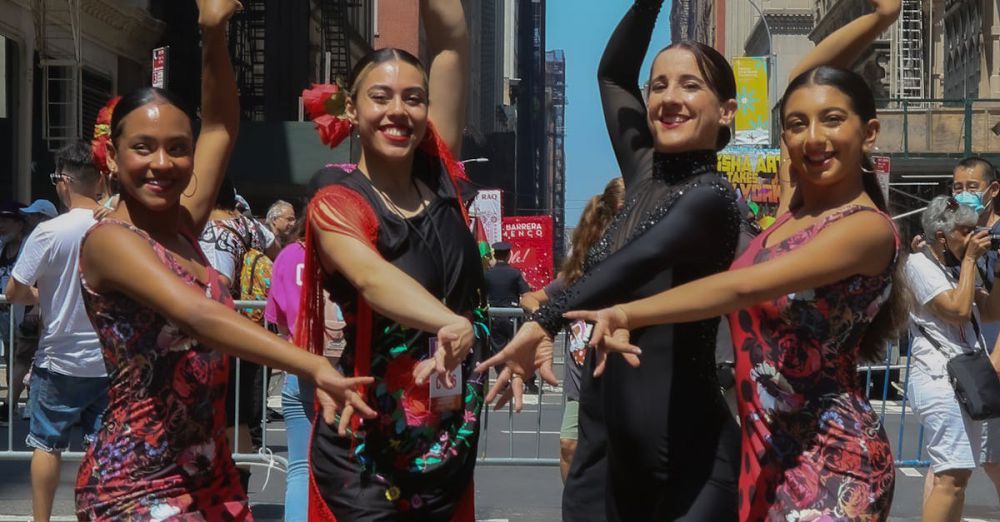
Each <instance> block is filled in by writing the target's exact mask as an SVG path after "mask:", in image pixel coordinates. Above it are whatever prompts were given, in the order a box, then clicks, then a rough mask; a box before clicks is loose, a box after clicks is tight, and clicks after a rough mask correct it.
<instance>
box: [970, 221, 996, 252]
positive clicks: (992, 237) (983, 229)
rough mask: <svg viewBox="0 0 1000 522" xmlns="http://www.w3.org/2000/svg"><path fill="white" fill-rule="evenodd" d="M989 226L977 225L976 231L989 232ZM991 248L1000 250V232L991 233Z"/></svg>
mask: <svg viewBox="0 0 1000 522" xmlns="http://www.w3.org/2000/svg"><path fill="white" fill-rule="evenodd" d="M989 231H990V228H989V227H976V233H979V232H989ZM989 237H990V250H1000V234H989Z"/></svg>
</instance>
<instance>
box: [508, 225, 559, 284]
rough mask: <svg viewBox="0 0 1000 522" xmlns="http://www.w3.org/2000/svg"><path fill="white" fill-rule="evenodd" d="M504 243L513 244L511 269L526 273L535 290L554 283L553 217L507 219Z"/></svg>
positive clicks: (526, 277) (525, 277)
mask: <svg viewBox="0 0 1000 522" xmlns="http://www.w3.org/2000/svg"><path fill="white" fill-rule="evenodd" d="M503 240H504V241H507V242H508V243H510V244H511V250H510V264H511V266H513V267H515V268H518V269H519V270H521V272H523V273H524V279H525V280H526V281H528V285H530V286H531V288H532V289H533V290H537V289H539V288H542V287H543V286H545V285H547V284H549V282H550V281H552V268H553V267H552V259H553V252H552V216H511V217H505V218H503Z"/></svg>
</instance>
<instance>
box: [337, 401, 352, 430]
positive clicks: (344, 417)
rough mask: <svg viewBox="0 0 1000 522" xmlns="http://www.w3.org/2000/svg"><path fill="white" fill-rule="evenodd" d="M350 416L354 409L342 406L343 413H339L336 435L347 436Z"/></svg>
mask: <svg viewBox="0 0 1000 522" xmlns="http://www.w3.org/2000/svg"><path fill="white" fill-rule="evenodd" d="M351 415H354V407H353V406H351V405H350V404H348V405H347V406H344V411H342V412H340V424H338V425H337V433H338V434H339V435H340V436H341V437H346V436H347V430H348V428H350V427H351Z"/></svg>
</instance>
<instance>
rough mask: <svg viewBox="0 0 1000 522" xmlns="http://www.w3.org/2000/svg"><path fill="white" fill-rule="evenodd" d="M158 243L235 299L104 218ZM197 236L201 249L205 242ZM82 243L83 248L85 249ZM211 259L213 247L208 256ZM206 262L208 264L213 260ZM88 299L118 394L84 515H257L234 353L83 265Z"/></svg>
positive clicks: (81, 509) (81, 481) (89, 470)
mask: <svg viewBox="0 0 1000 522" xmlns="http://www.w3.org/2000/svg"><path fill="white" fill-rule="evenodd" d="M102 226H120V227H125V228H127V229H128V230H131V231H132V232H133V233H135V234H138V235H139V236H141V237H142V238H143V239H145V240H146V241H148V242H149V246H150V248H152V249H153V251H154V252H156V256H157V257H158V258H159V259H160V261H161V262H162V263H163V264H164V265H165V266H166V267H167V268H169V269H170V270H171V271H172V272H173V273H175V274H176V275H177V277H178V278H180V279H181V280H183V281H184V283H185V284H187V285H190V286H193V287H195V288H197V289H198V290H199V291H201V292H203V293H204V295H205V298H206V299H212V300H215V301H218V302H220V303H223V304H226V305H227V306H231V305H232V300H231V299H230V296H229V292H228V291H227V290H226V289H225V287H223V286H222V284H221V283H220V282H219V277H218V274H217V273H216V272H215V271H214V270H213V269H211V268H210V267H209V268H208V278H209V284H208V286H204V285H202V284H201V283H199V282H198V280H197V279H196V278H195V277H194V275H192V274H191V273H190V272H188V271H187V270H186V269H185V268H184V267H183V266H182V265H180V263H178V262H177V260H176V259H175V258H174V257H173V255H172V254H171V253H170V252H168V251H167V250H166V248H164V247H163V245H161V244H159V243H157V242H156V241H154V240H153V239H152V238H151V237H150V236H149V235H148V234H146V232H144V231H142V230H140V229H138V228H135V227H134V226H132V225H130V224H127V223H124V222H121V221H115V220H108V219H105V220H103V221H101V222H99V223H97V224H96V225H94V226H93V227H91V229H90V231H88V232H87V236H85V237H84V239H83V242H84V244H85V243H86V241H87V237H89V235H90V233H91V232H93V231H94V230H96V229H97V228H99V227H102ZM188 240H189V241H190V242H191V245H192V246H193V247H194V248H195V250H196V251H197V252H198V254H199V255H201V249H200V248H198V241H197V240H196V239H195V238H193V237H189V238H188ZM82 248H83V247H82V245H81V249H82ZM202 258H203V259H202V260H203V261H204V256H202ZM206 265H207V263H206ZM80 282H81V287H82V290H83V302H84V306H85V307H86V309H87V315H88V316H89V317H90V322H91V323H92V324H93V325H94V329H95V330H96V331H97V334H98V337H100V340H101V347H102V349H103V352H104V361H105V364H106V365H107V369H108V380H109V392H108V393H109V403H108V410H107V412H106V413H105V414H104V421H103V425H102V426H101V429H100V431H99V432H98V434H97V439H96V440H95V441H94V443H93V444H91V445H90V447H89V448H88V449H87V455H86V457H85V458H84V459H83V464H81V466H80V471H79V473H78V475H77V480H76V508H77V516H78V517H79V518H80V520H166V519H170V520H188V521H195V520H211V521H217V520H252V518H251V516H250V510H249V507H248V503H247V496H246V493H245V492H244V491H243V489H242V487H241V486H240V481H239V476H238V475H237V473H236V467H235V465H234V463H233V460H232V457H231V456H230V451H229V443H228V442H227V440H226V432H225V409H224V407H223V400H224V399H225V396H226V384H227V383H226V376H227V370H228V366H229V360H228V356H226V355H225V354H223V353H221V352H218V351H215V350H212V349H210V348H208V347H206V346H202V345H200V344H199V343H198V342H197V341H195V340H194V339H192V338H190V337H188V336H186V335H185V334H183V333H182V332H181V331H180V330H178V329H177V327H176V326H174V325H172V324H170V322H169V321H167V320H166V319H165V318H164V317H163V316H162V315H159V314H158V313H156V312H155V311H154V310H152V309H150V308H149V307H147V306H145V305H143V304H141V303H138V302H136V301H134V300H132V299H131V298H129V297H127V296H125V295H124V294H120V293H109V294H98V293H96V292H94V291H93V290H92V289H91V288H90V287H89V286H88V285H87V281H86V279H84V277H83V269H82V267H81V270H80Z"/></svg>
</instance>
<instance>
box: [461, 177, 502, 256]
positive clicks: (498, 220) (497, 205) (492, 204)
mask: <svg viewBox="0 0 1000 522" xmlns="http://www.w3.org/2000/svg"><path fill="white" fill-rule="evenodd" d="M501 196H502V192H501V191H500V190H480V191H479V194H477V195H476V199H475V200H473V202H472V208H471V209H470V212H469V215H470V216H471V217H473V218H475V219H476V221H479V222H480V223H482V225H483V230H484V231H485V232H486V239H487V240H489V242H490V244H491V245H492V244H493V243H497V242H499V241H502V239H501V237H502V235H503V210H502V204H501V203H502V198H501Z"/></svg>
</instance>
